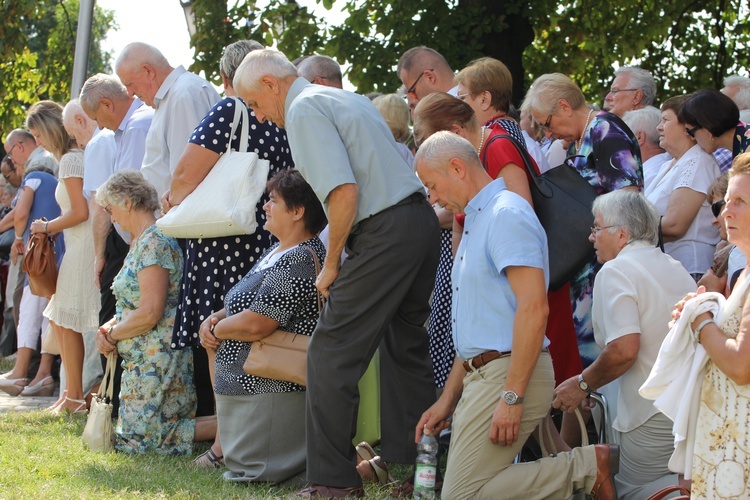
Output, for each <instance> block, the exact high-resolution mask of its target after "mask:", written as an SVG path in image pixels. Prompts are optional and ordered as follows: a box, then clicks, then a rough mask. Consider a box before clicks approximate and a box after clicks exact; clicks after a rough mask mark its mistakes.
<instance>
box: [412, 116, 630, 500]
mask: <svg viewBox="0 0 750 500" xmlns="http://www.w3.org/2000/svg"><path fill="white" fill-rule="evenodd" d="M415 163H416V165H417V173H418V174H419V177H420V179H421V180H422V182H423V183H424V185H425V187H426V188H427V189H428V190H429V192H430V201H432V202H434V203H440V204H441V205H443V206H447V207H450V209H451V210H452V211H455V212H462V213H465V214H466V225H465V228H466V234H465V235H464V237H463V239H462V240H461V244H460V246H459V248H458V252H457V254H456V260H455V263H454V266H453V286H454V287H455V290H460V291H461V292H460V293H454V294H453V311H454V314H453V316H454V320H453V325H454V328H453V340H454V343H455V345H456V346H457V356H456V358H455V361H454V363H453V368H452V369H451V373H450V375H449V377H448V382H447V383H446V385H445V389H444V391H443V394H442V396H441V397H440V399H438V401H437V402H436V403H435V404H434V405H433V406H432V407H430V408H429V409H428V410H427V411H425V412H424V413H423V415H422V417H421V418H420V420H419V422H418V423H417V426H416V440H417V442H418V441H419V439H420V438H421V436H422V433H423V432H426V433H429V434H437V433H438V432H440V431H441V430H442V429H444V428H446V427H447V426H448V425H449V422H448V419H449V418H450V417H451V415H452V416H453V435H452V437H451V447H450V453H449V455H448V464H447V470H446V474H445V481H444V483H443V490H442V496H443V498H475V497H486V498H521V497H523V496H524V495H525V496H531V497H535V498H542V497H544V498H549V497H552V496H553V495H554V496H555V497H556V498H567V497H569V496H570V495H571V494H572V493H573V492H574V491H576V490H582V491H584V492H587V493H591V495H592V496H594V497H595V498H597V499H602V498H614V493H615V492H614V487H613V484H612V480H611V477H610V474H613V473H616V472H617V463H618V452H617V447H616V446H609V445H596V446H587V447H583V448H576V449H574V450H573V451H571V452H562V453H560V454H559V455H557V456H556V457H549V458H544V459H542V460H539V461H537V462H536V463H534V464H533V465H530V464H515V465H513V460H514V459H515V457H516V455H517V454H518V453H519V452H520V451H521V447H522V446H523V444H524V443H525V442H526V439H527V438H528V436H529V435H530V434H531V432H532V431H533V430H534V429H535V428H536V427H537V425H539V424H540V423H541V422H542V420H543V419H544V417H545V416H546V415H547V413H548V411H549V405H550V401H551V398H552V391H553V389H554V384H555V381H554V375H553V370H552V360H551V358H550V355H549V352H548V351H547V346H548V345H549V340H547V339H546V338H545V337H544V325H545V323H546V319H547V312H548V307H547V285H548V281H549V264H548V254H547V238H546V236H545V233H544V229H543V228H542V226H541V224H539V220H538V219H537V217H536V215H535V214H534V211H533V210H532V209H531V206H530V205H529V204H528V203H526V202H525V201H524V200H523V198H521V197H520V196H518V195H517V194H515V193H513V192H511V191H508V190H507V189H505V183H504V181H503V180H502V179H496V180H494V181H493V179H492V178H491V177H490V176H489V175H488V174H487V172H486V171H485V170H484V168H483V166H482V163H481V161H480V160H479V157H478V155H477V153H476V150H475V147H474V145H472V144H471V143H470V142H468V141H467V140H465V139H463V138H462V137H459V136H458V135H457V134H453V133H450V132H447V131H443V132H437V133H436V134H434V135H433V136H432V137H430V138H429V139H427V140H426V141H425V142H424V143H423V144H422V145H421V146H420V149H419V151H417V156H416V159H415ZM501 389H502V390H501Z"/></svg>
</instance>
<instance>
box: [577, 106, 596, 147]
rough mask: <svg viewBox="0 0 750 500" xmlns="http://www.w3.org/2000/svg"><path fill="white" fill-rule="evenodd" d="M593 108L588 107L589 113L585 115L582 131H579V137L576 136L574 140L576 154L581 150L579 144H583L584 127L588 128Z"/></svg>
mask: <svg viewBox="0 0 750 500" xmlns="http://www.w3.org/2000/svg"><path fill="white" fill-rule="evenodd" d="M593 112H594V110H593V109H590V110H589V114H588V116H587V117H586V125H584V126H583V132H581V137H579V138H578V140H577V141H576V154H578V152H579V151H581V144H583V136H584V135H586V129H588V128H589V121H590V120H591V113H593Z"/></svg>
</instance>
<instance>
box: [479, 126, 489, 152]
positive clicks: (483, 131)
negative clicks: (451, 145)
mask: <svg viewBox="0 0 750 500" xmlns="http://www.w3.org/2000/svg"><path fill="white" fill-rule="evenodd" d="M486 131H487V129H486V128H484V127H482V138H481V139H480V140H479V147H478V148H477V154H482V146H484V133H485V132H486Z"/></svg>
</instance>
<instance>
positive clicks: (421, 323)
mask: <svg viewBox="0 0 750 500" xmlns="http://www.w3.org/2000/svg"><path fill="white" fill-rule="evenodd" d="M219 69H220V75H221V79H222V83H223V87H224V97H223V98H221V97H220V96H219V94H218V93H217V92H216V90H215V89H214V87H213V86H212V85H211V84H210V83H209V82H207V81H206V80H204V79H203V78H201V77H199V76H198V75H196V74H193V73H191V72H189V71H187V70H186V69H185V68H183V67H182V66H180V67H176V68H175V67H173V66H171V65H170V63H169V62H168V61H167V60H166V59H165V57H164V56H163V55H162V54H161V52H160V51H159V50H158V49H156V48H155V47H152V46H150V45H147V44H143V43H139V42H135V43H131V44H129V45H128V46H126V47H125V48H124V49H123V51H122V53H121V54H120V56H119V57H118V59H117V61H116V63H115V71H114V74H112V75H108V74H97V75H93V76H91V77H90V78H89V79H88V80H87V81H86V82H85V84H84V85H83V88H82V90H81V93H80V96H79V98H77V99H73V100H71V101H70V102H68V103H66V104H65V105H64V106H62V105H61V104H58V103H54V102H51V101H40V102H38V103H36V104H34V105H33V106H31V107H30V108H29V109H28V111H27V114H26V120H25V122H24V124H23V126H22V127H19V128H17V129H15V130H13V131H11V132H9V133H8V134H7V135H6V137H5V142H4V149H5V153H6V155H5V157H4V158H3V159H2V163H0V171H1V172H2V175H3V178H4V181H5V182H4V183H3V184H4V186H3V191H2V197H1V198H0V201H1V202H2V204H3V205H4V207H5V208H4V209H3V212H2V213H1V214H0V215H2V219H0V231H1V232H2V235H0V243H2V244H3V245H4V246H0V251H2V252H5V254H4V255H3V257H4V258H5V260H4V261H3V266H2V267H1V268H0V269H2V271H3V272H2V277H3V292H4V294H3V299H4V300H3V307H4V310H3V312H4V314H3V320H4V321H3V328H2V335H1V336H0V354H2V355H4V356H9V355H11V354H12V355H13V356H15V364H14V367H13V369H12V370H11V371H10V372H8V373H6V374H3V375H0V390H3V391H5V392H6V393H9V394H11V395H12V396H19V397H24V396H34V395H45V396H51V395H52V394H53V392H54V390H55V387H56V384H57V382H56V379H57V378H58V377H57V375H56V373H55V361H56V358H57V355H59V357H60V359H61V364H62V370H61V372H60V377H59V379H60V390H59V398H58V399H57V401H56V402H55V403H54V404H53V405H52V406H51V407H50V409H49V410H50V411H52V412H55V413H58V414H75V413H83V412H85V411H86V408H87V406H88V404H89V403H90V394H91V393H92V392H96V390H97V385H98V383H99V382H100V379H101V376H102V372H103V367H104V366H105V364H106V362H107V359H114V360H116V361H115V363H116V365H115V366H116V370H115V373H116V377H115V391H114V392H115V396H114V400H113V418H115V419H116V425H115V433H116V443H115V447H116V449H117V450H119V451H122V452H130V453H146V452H154V453H161V454H171V455H191V454H192V453H193V449H194V447H193V443H194V442H197V441H208V442H210V443H211V444H210V448H208V449H207V450H206V451H205V452H204V453H202V454H201V455H199V456H198V457H196V458H195V459H194V463H195V465H196V466H199V467H206V468H211V469H213V468H217V469H221V468H225V469H226V470H225V471H224V475H223V477H224V479H225V480H227V481H236V482H244V483H248V482H270V483H286V484H299V485H300V487H301V488H304V489H302V490H300V492H299V494H300V495H302V496H305V497H308V498H341V497H361V496H363V495H364V489H363V487H362V485H363V481H375V482H378V483H381V484H388V483H390V482H391V481H392V479H391V477H390V475H389V474H388V466H387V464H388V463H407V464H408V463H412V464H413V463H414V460H415V458H416V447H415V442H416V441H419V439H420V438H421V437H422V436H423V434H431V435H440V438H441V442H443V443H444V444H445V446H444V447H442V448H441V450H442V451H441V453H443V452H445V450H446V449H447V465H446V469H445V472H444V475H443V473H442V471H440V470H438V478H437V484H436V486H437V488H436V489H437V490H438V491H440V492H441V494H442V497H443V498H448V499H454V498H455V499H459V498H475V497H477V498H521V497H524V498H525V497H528V498H568V497H570V496H571V495H572V494H574V493H585V494H589V495H591V497H593V498H616V496H617V495H618V494H619V496H620V497H622V498H626V499H628V498H632V499H643V498H648V497H649V496H650V495H652V494H655V493H656V492H657V491H659V490H661V489H662V488H666V487H671V486H682V487H683V488H688V489H690V488H692V495H693V497H694V498H716V497H721V498H746V497H747V496H748V495H750V480H748V477H750V456H749V455H750V441H749V440H750V432H748V431H750V429H748V420H747V415H748V412H750V362H748V361H747V360H748V359H750V358H748V350H750V346H748V341H747V340H745V338H744V332H745V330H746V329H747V328H746V326H745V327H743V324H745V322H747V321H750V320H748V319H747V318H746V316H747V314H745V312H746V311H750V307H748V309H745V307H744V306H745V305H746V301H747V290H748V284H750V277H746V276H745V274H746V273H745V268H746V265H747V263H746V258H745V255H747V252H749V251H750V243H749V242H750V213H748V210H749V209H748V207H749V206H750V152H749V153H747V154H744V151H745V149H746V148H747V147H748V145H750V132H749V131H748V126H747V125H746V124H745V123H744V122H743V121H741V120H740V117H741V114H742V112H747V113H749V114H750V79H748V78H744V77H741V76H738V75H734V76H731V77H729V78H727V80H726V82H725V87H724V88H723V89H722V90H721V91H717V90H713V89H700V90H696V91H695V92H694V93H692V94H687V95H677V96H669V95H660V94H661V93H660V92H658V91H657V87H656V83H655V81H654V78H653V77H652V75H651V74H650V73H649V72H648V71H646V70H644V69H642V68H638V67H621V68H620V69H618V70H617V71H616V72H615V73H614V75H613V80H612V84H611V87H610V90H609V92H608V93H607V95H606V97H605V99H604V101H603V102H602V103H590V102H587V101H586V99H585V97H584V95H583V93H582V92H581V90H580V88H579V87H578V86H577V85H576V84H575V83H574V82H573V80H571V79H570V78H569V77H567V76H565V75H563V74H560V73H552V74H545V75H542V76H539V77H538V78H536V79H535V80H534V82H533V83H532V85H531V87H530V88H529V90H528V92H527V94H526V96H525V97H524V99H523V103H522V105H521V106H520V107H519V108H516V107H514V106H513V104H512V103H513V101H514V96H513V95H512V92H511V89H512V86H513V85H512V77H511V74H510V72H509V71H508V69H507V67H506V66H505V65H504V64H503V63H502V62H500V61H498V60H495V59H492V58H488V57H483V58H480V59H477V60H475V61H472V62H471V63H470V64H469V65H468V66H466V67H465V68H463V69H461V70H460V71H458V72H455V71H453V69H452V68H451V66H450V65H449V63H448V61H447V60H446V59H445V58H444V57H443V56H442V55H441V54H439V53H438V52H436V51H435V50H432V49H430V48H428V47H422V46H420V47H414V48H412V49H409V50H408V51H406V52H405V53H404V54H403V55H402V56H401V58H400V59H399V61H398V65H397V68H396V72H397V76H398V78H399V79H400V80H401V82H402V83H403V87H402V88H401V89H400V92H399V93H397V94H386V95H368V96H361V95H358V94H356V93H353V92H348V91H345V90H343V89H342V74H341V69H340V67H339V65H338V64H337V63H336V61H334V60H333V59H331V58H330V57H327V56H322V55H311V56H307V57H304V58H300V59H298V60H295V61H293V62H292V61H289V60H288V59H287V58H286V57H285V56H284V54H282V53H280V52H278V51H275V50H271V49H265V48H264V47H263V46H262V45H260V44H259V43H257V42H254V41H246V40H242V41H238V42H235V43H232V44H230V45H228V46H227V47H226V48H225V49H224V51H223V53H222V57H221V60H220V61H219ZM658 98H661V102H662V103H661V106H660V108H656V107H655V103H656V102H657V99H658ZM599 104H601V105H602V106H603V109H600V108H599ZM236 110H238V111H239V110H241V111H243V112H244V111H247V113H246V114H242V113H239V116H243V118H240V123H235V124H234V125H233V121H234V119H235V116H236V114H235V111H236ZM245 120H246V121H247V122H248V123H241V122H242V121H245ZM233 127H236V128H233ZM242 129H246V130H248V137H247V140H245V137H244V136H243V135H242V134H240V133H239V130H242ZM233 131H235V132H233ZM230 150H231V151H240V152H245V151H246V152H250V153H254V154H255V155H257V157H258V158H259V159H262V160H267V161H268V163H269V173H268V178H267V184H266V190H265V193H264V194H263V195H262V196H261V197H260V198H259V199H258V200H257V202H255V200H253V203H255V209H254V210H255V213H254V214H253V215H254V217H255V219H256V222H257V229H256V230H255V232H253V233H252V234H236V235H231V236H223V237H215V238H204V237H198V238H188V239H179V240H178V239H175V238H172V237H170V236H167V235H165V234H164V233H163V232H162V231H161V230H160V229H159V227H158V226H157V220H158V219H159V218H160V217H161V216H162V215H163V214H165V213H168V212H169V211H170V210H172V209H174V208H175V207H178V206H179V205H180V204H182V203H184V202H185V200H186V199H188V198H189V197H190V196H191V194H192V193H193V192H194V191H195V190H196V188H197V187H198V186H200V185H201V184H202V183H204V182H207V181H206V179H207V178H208V176H209V173H210V172H211V171H212V169H213V168H214V167H215V166H216V165H217V162H219V160H220V158H221V157H222V156H223V155H224V154H226V152H227V151H230ZM556 168H560V169H572V170H573V171H574V172H575V173H576V175H579V176H580V177H581V178H582V179H584V180H585V181H586V182H587V183H588V184H589V185H590V186H591V187H592V188H593V189H594V190H595V192H596V195H597V197H596V200H595V201H594V203H593V206H592V207H591V219H592V220H593V225H592V227H591V234H590V237H589V241H590V243H591V245H593V248H594V250H595V253H594V254H592V255H593V256H592V257H591V258H589V257H588V254H587V256H586V257H585V262H584V264H583V265H581V266H580V268H579V269H576V270H575V272H574V275H573V277H572V278H571V279H569V280H568V281H567V282H566V283H564V284H563V285H562V286H560V287H555V288H554V289H553V288H551V287H550V255H551V254H554V253H559V252H566V251H567V250H568V249H566V248H555V247H548V237H547V231H548V229H547V230H546V229H545V228H544V227H543V226H542V224H541V223H540V221H539V219H538V217H537V215H536V213H535V206H534V205H535V202H534V198H533V196H532V189H533V182H534V178H536V177H537V176H540V175H544V174H545V173H546V172H550V171H552V170H553V169H556ZM216 195H217V196H221V193H216ZM38 233H42V234H46V235H49V236H50V237H51V238H52V239H53V240H54V242H55V243H54V252H55V255H56V258H57V261H58V265H59V277H58V281H57V288H56V291H55V293H54V294H52V295H50V296H44V297H41V296H36V295H34V294H33V293H32V290H31V287H30V285H29V282H28V278H27V277H26V276H25V273H24V272H23V270H22V261H23V258H24V252H25V251H26V245H27V242H28V240H29V238H30V236H31V235H34V234H38ZM6 235H7V237H5V236H6ZM4 237H5V238H4ZM748 314H750V312H749V313H748ZM277 330H283V331H286V332H292V333H294V334H297V335H304V336H309V337H310V343H309V348H308V352H307V377H306V378H307V382H306V385H304V386H303V385H300V384H297V383H293V382H288V381H284V380H275V379H269V378H264V377H261V376H257V375H253V374H250V373H247V372H246V371H245V370H244V369H243V364H244V363H245V359H246V358H247V356H248V354H249V353H250V352H251V350H252V349H255V348H259V347H256V346H259V345H260V344H259V342H260V341H262V340H263V339H264V338H266V337H268V336H269V335H271V334H273V333H274V332H275V331H277ZM376 351H377V352H378V358H379V374H380V375H379V381H378V384H379V388H380V389H379V392H380V395H381V396H380V397H381V414H380V430H379V436H380V439H379V451H378V452H377V454H376V452H375V450H373V448H372V447H371V446H370V444H372V445H375V444H376V443H374V442H373V443H369V444H368V443H362V444H361V445H360V446H357V447H355V446H354V444H356V443H353V439H354V437H355V435H356V431H357V425H358V408H359V399H360V394H359V390H360V389H359V382H360V379H361V378H362V376H363V374H364V373H365V371H366V370H367V369H368V367H369V366H370V364H371V360H372V358H373V356H375V354H376ZM112 355H114V356H112ZM686 379H690V380H692V382H691V383H686ZM594 391H596V392H600V393H602V394H604V395H605V396H606V398H605V403H604V404H605V405H606V407H607V408H606V409H607V414H608V416H609V417H610V418H609V420H607V421H606V422H605V423H604V425H605V426H607V427H608V428H607V432H606V433H605V434H606V435H607V436H609V439H608V441H609V442H602V443H598V444H595V445H589V446H581V442H582V440H583V441H584V442H587V439H585V438H586V436H583V435H582V433H587V432H586V430H585V429H584V430H581V428H580V426H579V424H578V422H577V419H576V417H575V416H573V414H574V413H576V412H578V413H580V414H581V415H582V418H583V419H584V420H585V421H587V420H588V419H589V418H590V414H591V411H592V407H593V406H594V405H593V404H592V403H591V398H590V396H591V394H592V392H594ZM680 391H683V392H680ZM550 414H552V416H553V418H550ZM560 415H561V418H559V419H558V417H559V416H560ZM591 425H593V422H592V423H590V426H591ZM545 432H549V433H550V434H551V435H552V439H553V441H554V443H555V445H556V447H557V450H558V452H556V453H555V454H553V455H551V456H542V457H535V458H538V460H536V461H533V462H532V461H531V460H532V459H528V458H524V459H523V460H525V463H518V460H519V459H518V457H520V456H524V453H522V450H524V449H527V450H528V449H529V446H527V445H528V443H527V442H532V441H535V440H537V441H542V439H541V438H540V437H539V436H540V435H541V434H543V433H545ZM531 448H533V447H531ZM413 488H414V484H413V483H412V482H411V481H405V482H404V483H403V484H400V485H398V484H393V493H392V494H393V495H394V496H400V497H406V496H410V495H411V493H412V490H413Z"/></svg>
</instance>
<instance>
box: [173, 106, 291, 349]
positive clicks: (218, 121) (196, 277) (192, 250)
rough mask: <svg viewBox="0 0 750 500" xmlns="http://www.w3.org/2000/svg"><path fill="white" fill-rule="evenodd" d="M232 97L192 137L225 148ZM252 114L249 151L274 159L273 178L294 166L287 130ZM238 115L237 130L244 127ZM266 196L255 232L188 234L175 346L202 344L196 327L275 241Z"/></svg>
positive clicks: (235, 143) (235, 146)
mask: <svg viewBox="0 0 750 500" xmlns="http://www.w3.org/2000/svg"><path fill="white" fill-rule="evenodd" d="M234 103H235V101H234V100H233V99H232V98H229V97H227V98H224V99H222V100H221V101H219V102H217V103H216V104H215V105H214V107H213V108H211V111H210V112H209V113H208V115H206V117H205V118H204V119H203V120H201V122H200V123H199V124H198V126H197V127H196V128H195V131H194V132H193V135H192V136H191V137H190V142H191V143H193V144H197V145H198V146H201V147H204V148H208V149H210V150H211V151H214V152H216V153H218V154H220V155H221V154H224V153H225V152H226V150H227V145H228V140H229V134H230V131H231V128H232V120H233V118H234ZM248 112H249V116H250V127H249V135H250V137H249V141H248V149H247V150H248V151H254V152H256V153H258V156H259V157H260V158H261V159H266V160H268V161H269V162H270V163H271V168H270V169H269V172H268V177H269V179H270V178H271V177H273V176H274V175H276V174H277V173H278V172H280V171H282V170H285V169H289V168H294V163H293V161H292V154H291V151H290V149H289V144H288V142H287V139H286V131H284V129H282V128H279V127H277V126H276V125H274V124H272V123H270V122H265V123H260V122H258V120H257V119H256V118H255V114H253V112H252V110H251V109H249V108H248ZM241 126H242V120H241V119H240V122H239V125H238V127H237V130H238V131H239V130H241ZM239 143H240V139H239V133H237V134H236V135H234V136H233V137H232V150H234V151H236V150H237V149H238V148H239ZM267 201H268V194H264V195H263V196H262V197H261V199H260V201H259V202H258V204H257V205H256V207H255V217H256V220H257V222H258V229H257V230H256V231H255V233H253V234H249V235H240V236H226V237H223V238H199V239H188V240H186V249H185V268H184V273H183V279H182V287H181V290H180V303H179V305H178V307H177V316H176V318H175V323H174V331H173V333H172V348H173V349H181V348H183V347H186V346H192V345H199V343H200V342H199V339H198V329H199V328H200V326H201V323H203V321H204V320H205V319H206V318H207V317H208V316H209V315H210V314H211V313H212V312H214V311H218V310H220V309H223V308H224V296H225V294H226V293H227V292H228V291H229V289H230V288H232V287H233V286H234V285H236V284H237V283H239V281H240V280H241V279H242V277H243V276H245V275H246V274H247V273H248V272H249V271H250V269H251V268H252V267H253V265H254V264H255V262H256V261H257V260H258V258H259V257H260V256H261V255H262V254H263V252H264V251H265V250H266V249H267V248H269V247H270V246H271V245H272V244H273V243H274V238H273V236H271V234H270V233H269V232H268V231H266V230H265V229H263V225H264V224H265V222H266V216H265V212H264V211H263V205H264V204H265V203H266V202H267Z"/></svg>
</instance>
